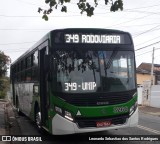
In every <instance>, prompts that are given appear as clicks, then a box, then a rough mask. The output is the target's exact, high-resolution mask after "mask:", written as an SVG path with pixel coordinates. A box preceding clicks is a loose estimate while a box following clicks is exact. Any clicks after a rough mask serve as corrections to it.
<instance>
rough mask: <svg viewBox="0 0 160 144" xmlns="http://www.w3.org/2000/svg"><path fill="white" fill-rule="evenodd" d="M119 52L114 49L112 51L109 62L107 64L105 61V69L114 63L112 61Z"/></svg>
mask: <svg viewBox="0 0 160 144" xmlns="http://www.w3.org/2000/svg"><path fill="white" fill-rule="evenodd" d="M117 53H118V51H113V52H112V55H111V57H110V58H109V60H108V63H107V64H106V63H104V64H105V69H109V68H110V66H111V64H112V61H113V59H114V58H115V56H116V55H117Z"/></svg>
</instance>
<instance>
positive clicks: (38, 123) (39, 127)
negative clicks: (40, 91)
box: [35, 108, 42, 129]
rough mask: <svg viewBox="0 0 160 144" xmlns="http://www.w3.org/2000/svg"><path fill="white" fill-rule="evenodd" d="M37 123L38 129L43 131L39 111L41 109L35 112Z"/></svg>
mask: <svg viewBox="0 0 160 144" xmlns="http://www.w3.org/2000/svg"><path fill="white" fill-rule="evenodd" d="M35 122H36V125H37V127H38V129H41V127H42V125H41V124H42V121H41V112H40V111H39V108H36V111H35Z"/></svg>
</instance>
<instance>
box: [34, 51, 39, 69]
mask: <svg viewBox="0 0 160 144" xmlns="http://www.w3.org/2000/svg"><path fill="white" fill-rule="evenodd" d="M33 66H38V51H35V53H34V54H33Z"/></svg>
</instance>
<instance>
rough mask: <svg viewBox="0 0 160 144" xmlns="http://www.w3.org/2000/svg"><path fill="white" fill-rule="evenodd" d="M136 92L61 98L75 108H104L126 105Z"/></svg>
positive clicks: (72, 95) (69, 95) (75, 95)
mask: <svg viewBox="0 0 160 144" xmlns="http://www.w3.org/2000/svg"><path fill="white" fill-rule="evenodd" d="M135 92H136V90H132V91H127V92H118V93H96V94H64V95H61V94H60V95H59V97H61V98H62V99H64V100H65V101H66V102H67V103H70V104H72V105H75V106H103V105H116V104H122V103H126V102H128V101H130V100H131V99H132V96H133V94H134V93H135Z"/></svg>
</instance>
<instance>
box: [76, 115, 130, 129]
mask: <svg viewBox="0 0 160 144" xmlns="http://www.w3.org/2000/svg"><path fill="white" fill-rule="evenodd" d="M128 118H129V116H128V115H123V116H115V117H112V118H99V119H97V118H75V121H76V123H77V125H78V127H79V128H88V127H96V122H100V121H111V124H112V125H119V124H121V125H122V124H125V123H126V121H127V119H128Z"/></svg>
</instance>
